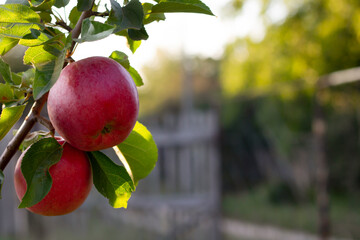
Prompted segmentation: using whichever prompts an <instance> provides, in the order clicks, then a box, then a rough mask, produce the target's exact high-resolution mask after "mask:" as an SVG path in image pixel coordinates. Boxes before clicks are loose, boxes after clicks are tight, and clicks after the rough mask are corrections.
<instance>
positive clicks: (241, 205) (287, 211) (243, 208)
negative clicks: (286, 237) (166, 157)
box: [222, 187, 360, 239]
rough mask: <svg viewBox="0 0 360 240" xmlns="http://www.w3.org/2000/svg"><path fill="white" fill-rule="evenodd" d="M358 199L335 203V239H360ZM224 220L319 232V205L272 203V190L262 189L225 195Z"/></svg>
mask: <svg viewBox="0 0 360 240" xmlns="http://www.w3.org/2000/svg"><path fill="white" fill-rule="evenodd" d="M356 202H359V201H354V200H347V201H346V200H340V199H332V200H331V220H332V232H333V235H334V236H339V237H348V238H352V239H360V227H359V226H360V204H357V203H356ZM222 210H223V215H224V217H229V218H233V219H240V220H243V221H248V222H253V223H258V224H267V225H273V226H278V227H282V228H287V229H292V230H299V231H305V232H309V233H316V231H317V208H316V205H315V203H307V204H297V205H295V204H272V203H270V202H269V200H268V188H266V187H260V188H257V189H255V190H253V191H250V192H247V193H245V194H231V195H225V196H224V197H223V202H222Z"/></svg>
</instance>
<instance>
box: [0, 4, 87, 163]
mask: <svg viewBox="0 0 360 240" xmlns="http://www.w3.org/2000/svg"><path fill="white" fill-rule="evenodd" d="M93 3H94V2H93ZM91 14H92V11H91V9H90V10H88V11H84V12H83V13H82V14H81V16H80V18H79V21H78V22H77V23H76V25H75V27H74V29H73V30H72V31H71V33H72V38H73V39H74V38H78V37H79V35H80V33H81V25H82V22H83V21H84V19H85V18H88V17H90V16H91ZM75 44H76V42H75V41H73V42H72V45H71V47H70V49H69V50H68V52H70V53H72V51H73V50H74V47H75ZM68 57H70V56H68ZM67 64H68V61H64V65H63V67H65V66H66V65H67ZM47 96H48V94H45V95H43V96H42V97H41V98H40V99H38V100H36V101H35V103H34V104H33V106H32V108H31V110H30V112H29V113H28V115H27V116H26V118H25V120H24V122H23V123H22V124H21V126H20V129H19V131H17V133H16V135H15V136H14V137H13V138H12V139H11V141H10V142H9V143H8V145H7V147H6V149H5V151H4V152H3V153H2V155H1V157H0V169H1V170H4V169H5V167H6V166H7V164H8V163H9V162H10V160H11V158H12V157H13V156H14V155H15V153H16V151H17V150H18V149H19V146H20V145H21V143H22V142H23V141H24V139H25V137H26V136H27V135H28V133H29V132H30V131H31V129H32V128H33V127H34V125H35V123H36V122H37V121H38V119H39V118H40V119H41V117H40V113H41V110H42V108H43V107H44V105H45V103H46V101H47Z"/></svg>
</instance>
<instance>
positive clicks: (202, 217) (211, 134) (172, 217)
mask: <svg viewBox="0 0 360 240" xmlns="http://www.w3.org/2000/svg"><path fill="white" fill-rule="evenodd" d="M145 125H146V126H147V127H148V128H149V130H150V131H151V132H152V134H153V136H154V139H155V141H156V143H157V145H158V148H159V160H158V163H157V165H156V167H155V169H154V170H153V172H152V173H151V174H150V175H149V176H148V177H147V178H146V179H144V180H141V181H140V182H139V185H138V187H137V190H136V192H135V193H134V194H133V196H132V197H131V199H130V200H129V204H128V208H127V209H126V210H124V209H121V210H119V209H112V208H111V207H109V206H108V204H107V202H106V199H104V198H103V197H102V196H100V195H99V194H98V193H97V192H96V191H93V192H92V193H91V195H90V197H89V199H87V201H86V202H85V204H84V205H83V206H82V207H81V208H80V209H78V210H77V211H75V212H74V213H71V214H69V215H67V216H61V217H55V218H53V217H50V218H49V217H38V216H36V215H34V214H30V213H28V212H27V211H25V210H19V209H17V208H16V206H17V204H18V201H17V200H16V197H15V193H14V190H13V186H12V175H11V172H12V171H13V166H9V167H8V168H7V169H6V171H5V174H6V182H5V186H4V190H3V199H2V200H0V239H1V240H2V237H4V236H15V237H16V238H18V239H20V238H22V237H23V236H34V238H36V239H57V238H56V236H54V235H56V234H58V233H59V231H58V230H56V228H57V227H58V226H65V225H66V227H63V229H70V232H71V231H73V232H75V231H78V230H81V229H82V232H84V233H89V232H92V230H93V229H92V228H93V227H91V222H92V221H95V220H96V221H98V222H102V223H106V224H105V225H106V227H110V228H112V229H114V228H117V229H119V231H120V229H121V231H122V234H125V232H126V234H127V236H128V238H129V239H209V240H211V239H214V240H215V239H219V229H218V226H219V225H220V224H219V223H218V221H219V205H220V202H219V199H220V181H221V180H220V158H219V152H218V144H217V132H218V122H217V114H216V112H214V111H207V112H194V111H191V112H189V113H187V114H181V115H173V114H168V115H165V116H164V117H162V118H158V119H156V120H152V121H149V122H145ZM5 141H6V140H5ZM5 141H4V142H5ZM107 154H108V155H111V154H113V153H112V152H107ZM12 165H14V161H13V162H12ZM124 226H129V227H124ZM129 229H132V231H135V233H128V231H130V230H129ZM63 231H65V230H63ZM142 231H146V232H147V234H146V236H144V235H141V236H140V235H139V232H142ZM80 232H81V231H80ZM136 232H137V233H136ZM85 235H86V234H85ZM77 236H78V235H77ZM119 238H120V239H122V238H121V237H119ZM74 239H80V238H79V237H77V238H74Z"/></svg>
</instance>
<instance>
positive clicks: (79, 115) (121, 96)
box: [47, 57, 139, 151]
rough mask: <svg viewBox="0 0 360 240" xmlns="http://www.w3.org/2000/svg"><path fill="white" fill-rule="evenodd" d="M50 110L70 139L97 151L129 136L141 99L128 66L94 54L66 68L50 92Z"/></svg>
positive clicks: (78, 145) (63, 132)
mask: <svg viewBox="0 0 360 240" xmlns="http://www.w3.org/2000/svg"><path fill="white" fill-rule="evenodd" d="M47 109H48V114H49V117H50V121H51V122H52V124H53V126H54V128H55V130H56V131H57V132H58V133H59V134H60V135H61V136H62V137H63V138H64V139H65V140H66V141H67V142H69V143H70V144H71V145H72V146H74V147H76V148H78V149H80V150H83V151H96V150H101V149H105V148H109V147H113V146H115V145H117V144H119V143H121V142H122V141H124V140H125V139H126V138H127V136H128V135H129V134H130V132H131V130H132V129H133V127H134V125H135V123H136V120H137V117H138V111H139V99H138V93H137V89H136V85H135V83H134V81H133V79H132V78H131V76H130V74H129V73H128V72H127V71H126V69H125V68H124V67H122V66H121V65H120V64H119V63H118V62H116V61H114V60H112V59H110V58H105V57H90V58H86V59H82V60H80V61H77V62H74V63H71V64H70V65H68V66H67V67H66V68H64V69H63V71H62V72H61V74H60V77H59V79H58V80H57V82H56V83H55V85H54V86H53V87H52V88H51V90H50V92H49V97H48V103H47Z"/></svg>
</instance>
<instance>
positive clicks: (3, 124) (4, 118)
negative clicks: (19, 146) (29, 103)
mask: <svg viewBox="0 0 360 240" xmlns="http://www.w3.org/2000/svg"><path fill="white" fill-rule="evenodd" d="M25 106H26V105H20V106H15V107H8V108H4V109H3V110H2V112H1V116H0V140H1V139H3V138H4V137H5V136H6V134H7V133H8V132H9V131H10V129H11V128H12V127H13V126H14V124H15V123H16V122H17V121H18V120H19V119H20V117H21V115H22V113H23V112H24V109H25Z"/></svg>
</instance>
